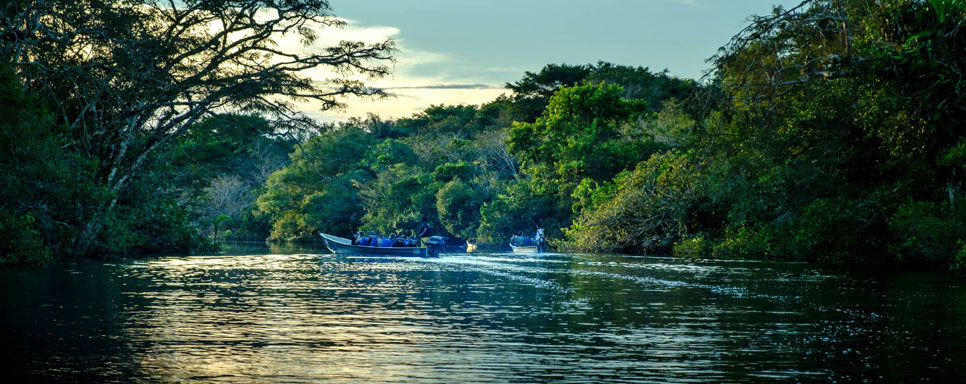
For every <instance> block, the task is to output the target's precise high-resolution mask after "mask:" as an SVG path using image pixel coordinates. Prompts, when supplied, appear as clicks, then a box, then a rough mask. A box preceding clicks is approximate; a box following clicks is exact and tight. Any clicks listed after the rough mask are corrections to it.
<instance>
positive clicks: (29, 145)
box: [0, 0, 966, 269]
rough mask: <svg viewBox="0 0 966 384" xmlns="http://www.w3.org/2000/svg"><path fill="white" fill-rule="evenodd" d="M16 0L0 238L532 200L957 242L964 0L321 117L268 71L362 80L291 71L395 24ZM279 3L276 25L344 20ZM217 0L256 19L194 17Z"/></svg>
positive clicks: (353, 83) (565, 218)
mask: <svg viewBox="0 0 966 384" xmlns="http://www.w3.org/2000/svg"><path fill="white" fill-rule="evenodd" d="M32 3H33V2H30V1H20V2H13V3H12V4H11V5H9V6H7V7H6V8H4V9H0V12H2V14H3V15H5V20H6V21H4V24H0V35H2V39H0V56H2V58H3V60H2V61H0V101H2V102H0V145H2V146H3V148H2V150H3V152H4V153H5V156H4V157H2V158H0V178H2V179H3V185H5V186H6V188H4V189H3V190H0V207H2V209H3V211H4V212H5V214H4V215H2V216H0V261H2V262H3V263H8V264H11V263H38V262H43V261H45V260H49V259H51V258H55V257H65V256H76V255H96V256H105V255H136V254H144V253H153V252H189V251H198V250H206V249H209V248H210V247H211V246H212V242H211V239H244V240H265V239H268V240H278V241H315V240H316V238H317V237H318V235H317V234H318V233H319V232H327V233H333V234H337V235H343V236H345V235H348V234H350V233H352V232H355V231H356V230H359V229H362V230H376V231H380V232H383V233H390V232H396V231H402V232H404V233H408V232H411V231H414V230H415V229H416V227H417V225H418V223H419V221H420V219H421V218H422V217H427V218H429V220H430V221H431V222H432V224H433V226H434V228H435V229H436V234H439V235H444V236H446V237H448V238H450V239H453V240H455V241H457V242H459V241H465V240H473V241H476V242H478V243H481V244H490V245H494V246H502V245H503V244H505V243H506V242H507V239H508V238H509V237H510V235H511V234H512V233H514V232H517V231H525V232H527V233H530V232H532V231H533V230H534V229H535V226H536V225H537V224H540V225H543V226H544V227H545V228H546V229H547V235H548V237H549V238H550V239H551V244H552V245H553V246H554V247H557V248H558V249H565V250H576V251H587V252H623V253H661V254H668V253H670V254H674V255H677V256H681V257H693V258H703V257H715V258H759V259H774V260H801V261H813V262H823V263H833V264H847V265H878V264H889V265H924V266H929V267H934V268H951V269H958V268H962V267H964V266H966V243H964V242H963V239H966V202H964V201H963V197H964V196H963V195H964V192H963V191H962V186H963V182H964V179H966V132H964V131H963V128H964V127H966V121H964V117H966V100H964V95H966V80H964V71H966V55H964V54H963V52H966V36H964V35H963V33H964V32H963V31H961V29H962V28H963V27H964V22H966V2H963V1H959V0H930V1H922V0H888V1H837V0H810V1H804V2H803V3H802V4H801V5H799V6H797V7H794V8H791V9H783V8H775V9H774V10H773V12H772V13H771V14H769V15H766V16H755V17H752V18H751V19H750V21H749V23H748V26H747V27H746V28H745V29H744V30H742V31H739V32H738V33H737V35H735V36H734V37H733V38H732V39H731V41H730V42H729V43H728V44H727V45H726V46H724V47H722V48H721V49H720V50H719V51H718V52H717V53H716V54H714V53H713V52H709V55H711V54H714V56H713V57H711V59H710V60H709V63H710V64H711V68H710V70H709V72H708V75H707V76H706V77H705V78H704V79H700V80H690V79H681V78H677V77H674V76H671V75H669V74H668V73H667V72H666V71H664V72H662V71H657V72H654V71H651V70H649V69H648V68H644V67H637V66H625V65H617V64H611V63H607V62H599V63H596V64H587V65H568V64H551V65H547V66H545V67H544V68H542V69H540V70H539V71H536V72H527V73H525V74H523V75H522V78H521V79H520V80H518V81H516V82H512V83H508V84H506V89H507V92H506V93H505V94H504V96H502V97H500V98H498V99H496V100H493V101H492V102H489V103H486V104H483V105H479V106H467V105H457V106H445V105H440V106H433V107H430V108H428V109H426V110H425V111H422V112H420V113H417V114H415V115H413V116H411V117H408V118H400V119H395V120H384V119H382V118H380V117H378V116H369V117H368V118H366V119H352V120H349V121H347V122H343V123H338V124H319V123H315V122H312V121H310V120H309V119H307V118H305V117H304V116H303V115H301V114H299V113H298V112H297V111H295V110H293V107H292V105H291V104H288V103H286V102H284V101H280V100H282V98H281V97H282V96H286V97H295V98H307V97H311V98H316V99H318V100H321V101H323V102H324V104H323V105H325V106H326V108H328V107H335V106H337V104H338V101H337V100H338V97H339V96H343V95H348V94H354V95H373V96H380V95H381V91H379V90H376V89H372V88H369V87H366V86H365V85H364V84H362V83H361V82H358V81H357V80H348V79H341V80H334V81H333V84H329V85H327V88H324V89H321V88H320V89H317V88H315V87H317V85H314V84H313V83H312V82H311V81H308V80H306V79H305V78H302V77H300V75H299V72H300V71H301V70H303V69H305V68H306V67H311V66H336V67H340V66H341V67H340V68H341V69H342V70H346V71H355V72H359V73H362V74H366V75H369V76H373V77H378V76H381V75H384V74H385V73H387V71H388V69H387V68H386V67H385V65H384V64H383V62H384V61H385V60H387V59H389V58H390V55H391V53H392V51H393V49H394V48H393V47H392V45H391V43H384V44H379V45H365V44H361V43H347V42H343V43H342V44H340V45H338V46H336V47H333V48H331V49H330V50H329V51H326V52H324V53H321V54H319V55H320V56H319V57H313V58H304V57H298V58H297V59H298V60H299V62H286V61H284V60H283V61H282V62H283V63H287V64H285V65H288V66H285V65H281V66H279V65H270V64H269V63H270V62H268V61H264V60H261V59H259V55H268V54H269V53H270V52H271V50H270V49H266V48H265V47H266V46H267V44H269V43H268V41H267V40H268V39H269V38H270V33H268V34H267V35H266V34H264V33H263V31H265V30H266V28H262V27H263V26H264V25H263V23H265V22H266V21H264V20H255V18H254V17H253V16H252V17H251V18H250V19H246V20H248V21H247V22H238V21H237V20H239V19H245V18H244V17H241V16H240V15H254V12H256V11H258V9H254V10H253V9H245V8H244V6H242V3H245V4H253V3H259V4H261V2H237V4H236V2H232V1H217V2H196V1H188V2H186V5H185V7H186V8H185V9H176V10H177V12H174V15H168V14H167V13H168V12H169V11H170V10H169V9H168V8H164V7H160V6H156V7H155V8H152V7H139V6H136V5H132V4H130V3H129V2H114V3H112V2H102V1H70V2H64V3H65V4H66V5H60V6H52V7H49V8H43V7H39V6H36V4H32ZM135 3H136V2H135ZM148 3H150V4H154V3H152V2H148ZM215 3H217V6H212V4H215ZM269 3H271V2H265V6H266V7H267V6H268V4H269ZM285 3H286V4H287V5H279V6H288V7H292V8H293V9H292V10H291V12H279V13H278V14H279V18H278V19H277V20H274V21H269V22H270V23H272V24H271V25H270V28H267V29H268V30H271V29H272V28H275V29H282V28H288V29H292V30H298V31H300V32H302V33H304V34H305V36H306V38H308V39H312V38H314V35H313V34H312V32H311V30H309V29H307V28H302V27H304V26H305V25H307V24H306V23H308V22H315V23H323V24H325V23H328V24H337V23H338V22H339V21H338V19H337V18H334V17H333V16H332V15H330V14H328V13H327V10H328V7H327V3H326V2H324V1H317V2H312V1H291V2H285ZM198 4H202V5H198ZM205 4H206V5H205ZM31 5H34V6H33V7H31ZM81 10H85V11H87V12H85V13H83V14H84V15H85V16H81V13H80V12H81ZM91 10H96V11H97V12H90V11H91ZM38 12H40V13H43V14H45V15H47V16H49V17H46V18H37V17H33V16H36V15H37V14H38ZM167 16H177V17H172V18H166V17H167ZM219 18H221V19H222V20H232V22H238V23H239V25H238V26H237V30H239V31H249V32H250V34H249V35H247V36H251V38H250V39H245V40H243V42H242V43H240V44H235V43H231V42H227V40H225V39H223V38H222V37H223V36H218V34H212V33H201V32H198V31H197V28H198V27H199V26H200V25H204V23H207V22H208V21H210V20H211V19H219ZM11 20H12V21H11ZM106 20H110V21H111V23H110V24H105V21H106ZM164 20H178V22H173V23H171V22H165V21H164ZM226 22H227V21H226ZM31 23H33V24H31ZM178 23H182V24H184V23H194V24H192V25H187V26H182V25H179V24H178ZM246 23H247V24H246ZM38 25H39V26H38ZM159 25H160V26H162V27H158V26H159ZM246 28H247V29H246ZM92 30H96V31H97V33H92V32H91V31H92ZM266 36H268V37H266ZM246 44H247V45H246ZM50 52H65V53H64V54H58V55H52V54H51V53H50ZM293 60H295V59H293ZM238 62H243V63H245V64H246V65H242V66H233V65H230V64H228V63H238ZM105 63H110V65H107V64H105Z"/></svg>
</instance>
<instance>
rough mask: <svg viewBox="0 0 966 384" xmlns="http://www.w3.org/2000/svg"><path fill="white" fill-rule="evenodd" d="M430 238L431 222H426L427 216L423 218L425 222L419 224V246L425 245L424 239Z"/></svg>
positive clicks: (417, 236)
mask: <svg viewBox="0 0 966 384" xmlns="http://www.w3.org/2000/svg"><path fill="white" fill-rule="evenodd" d="M427 236H429V221H427V220H426V216H423V222H422V223H421V224H419V231H418V234H417V235H416V238H417V239H419V245H422V244H423V239H424V238H426V237H427Z"/></svg>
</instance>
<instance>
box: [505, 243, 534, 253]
mask: <svg viewBox="0 0 966 384" xmlns="http://www.w3.org/2000/svg"><path fill="white" fill-rule="evenodd" d="M510 249H512V250H513V253H540V248H537V246H536V245H527V246H522V247H518V246H516V245H513V244H510Z"/></svg>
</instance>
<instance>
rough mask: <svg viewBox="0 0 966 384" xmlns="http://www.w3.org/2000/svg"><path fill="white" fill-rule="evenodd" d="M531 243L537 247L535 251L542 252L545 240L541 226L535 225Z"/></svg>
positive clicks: (545, 243)
mask: <svg viewBox="0 0 966 384" xmlns="http://www.w3.org/2000/svg"><path fill="white" fill-rule="evenodd" d="M533 242H534V244H536V245H537V250H540V251H542V250H543V249H544V247H545V246H546V245H547V239H545V238H544V237H543V226H542V225H540V224H537V233H536V234H535V235H533Z"/></svg>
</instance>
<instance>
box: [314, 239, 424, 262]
mask: <svg viewBox="0 0 966 384" xmlns="http://www.w3.org/2000/svg"><path fill="white" fill-rule="evenodd" d="M321 236H322V241H323V242H325V247H326V248H328V249H329V250H330V251H332V252H333V253H336V254H340V255H366V256H408V257H426V248H423V247H369V246H364V245H353V244H352V240H349V239H346V238H344V237H338V236H332V235H328V234H325V233H322V234H321Z"/></svg>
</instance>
